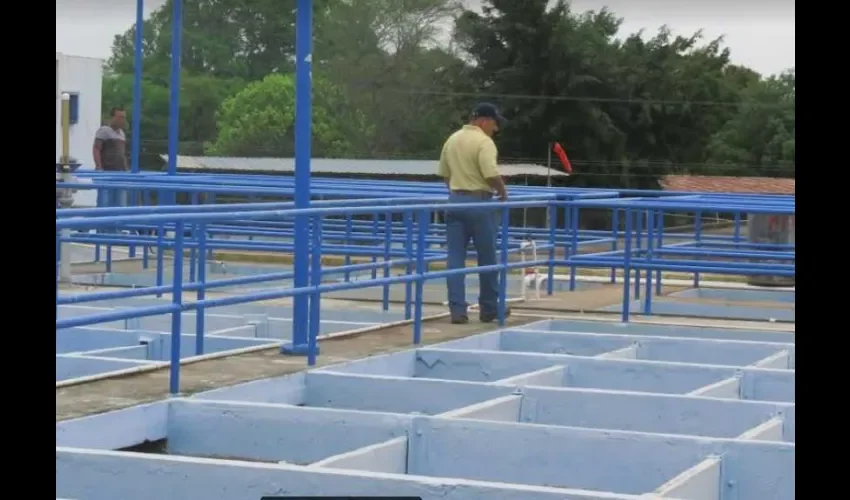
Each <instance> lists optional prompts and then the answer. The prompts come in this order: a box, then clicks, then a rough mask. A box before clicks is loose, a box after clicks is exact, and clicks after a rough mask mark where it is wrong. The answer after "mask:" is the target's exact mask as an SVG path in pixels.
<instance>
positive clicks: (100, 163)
mask: <svg viewBox="0 0 850 500" xmlns="http://www.w3.org/2000/svg"><path fill="white" fill-rule="evenodd" d="M126 124H127V114H126V113H125V112H124V108H120V107H114V108H112V109H111V110H110V111H109V124H107V125H104V126H103V127H100V128H99V129H97V132H96V133H95V134H94V148H93V149H92V156H93V157H94V168H95V170H98V171H107V172H126V171H127V170H128V168H127V138H126V137H125V136H124V127H125V126H126ZM106 195H107V196H108V197H109V198H108V199H109V201H111V203H109V205H113V206H126V205H127V192H126V191H124V190H108V191H107V192H106Z"/></svg>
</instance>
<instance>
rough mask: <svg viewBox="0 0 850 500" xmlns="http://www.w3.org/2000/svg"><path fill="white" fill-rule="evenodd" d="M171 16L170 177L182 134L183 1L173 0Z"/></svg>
mask: <svg viewBox="0 0 850 500" xmlns="http://www.w3.org/2000/svg"><path fill="white" fill-rule="evenodd" d="M173 2H174V3H173V5H174V10H173V11H172V14H171V78H170V82H169V84H168V85H169V89H170V90H171V97H170V99H169V100H168V175H177V145H178V143H179V141H178V139H179V137H178V134H179V132H180V56H181V55H182V53H183V48H182V44H183V0H173ZM167 203H171V204H176V203H177V192H176V191H175V192H172V193H169V197H168V200H167Z"/></svg>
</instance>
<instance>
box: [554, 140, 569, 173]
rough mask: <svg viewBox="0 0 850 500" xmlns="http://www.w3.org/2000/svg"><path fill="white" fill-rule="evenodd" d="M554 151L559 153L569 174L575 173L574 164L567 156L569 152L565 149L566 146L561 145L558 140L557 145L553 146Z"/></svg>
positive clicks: (562, 163) (559, 157)
mask: <svg viewBox="0 0 850 500" xmlns="http://www.w3.org/2000/svg"><path fill="white" fill-rule="evenodd" d="M552 151H554V152H555V154H556V155H558V159H559V160H561V165H563V166H564V170H565V171H566V172H567V173H568V174H571V173H573V166H572V165H571V164H570V159H569V158H567V152H566V151H564V148H562V147H561V144H560V143H558V142H556V143H555V145H554V146H553V147H552Z"/></svg>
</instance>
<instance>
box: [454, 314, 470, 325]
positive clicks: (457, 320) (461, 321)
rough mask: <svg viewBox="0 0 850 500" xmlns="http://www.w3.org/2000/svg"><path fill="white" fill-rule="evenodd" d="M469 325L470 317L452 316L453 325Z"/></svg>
mask: <svg viewBox="0 0 850 500" xmlns="http://www.w3.org/2000/svg"><path fill="white" fill-rule="evenodd" d="M467 323H469V317H468V316H452V324H453V325H465V324H467Z"/></svg>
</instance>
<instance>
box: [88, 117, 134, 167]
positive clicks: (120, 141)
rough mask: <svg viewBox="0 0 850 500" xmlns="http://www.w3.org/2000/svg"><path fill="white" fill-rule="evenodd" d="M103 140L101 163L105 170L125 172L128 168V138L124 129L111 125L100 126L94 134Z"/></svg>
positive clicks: (95, 138)
mask: <svg viewBox="0 0 850 500" xmlns="http://www.w3.org/2000/svg"><path fill="white" fill-rule="evenodd" d="M94 140H95V141H100V142H101V145H102V147H101V149H100V164H101V166H102V167H103V169H104V170H109V171H112V172H123V171H125V170H127V169H128V168H127V139H126V138H125V137H124V131H123V130H121V129H118V130H115V129H114V128H112V127H110V126H104V127H100V128H99V129H98V131H97V133H96V134H95V135H94Z"/></svg>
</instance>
